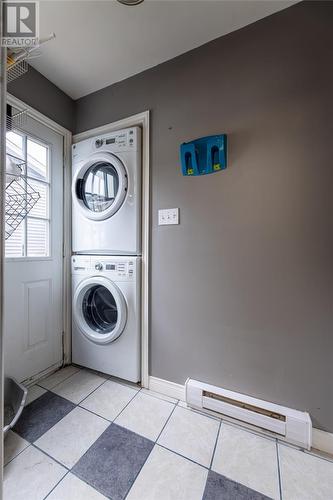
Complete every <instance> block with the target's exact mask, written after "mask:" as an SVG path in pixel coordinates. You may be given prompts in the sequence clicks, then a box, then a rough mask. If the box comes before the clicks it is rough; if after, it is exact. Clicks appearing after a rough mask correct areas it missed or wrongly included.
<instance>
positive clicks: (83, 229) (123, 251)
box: [72, 127, 141, 255]
mask: <svg viewBox="0 0 333 500" xmlns="http://www.w3.org/2000/svg"><path fill="white" fill-rule="evenodd" d="M72 171H73V176H72V200H73V204H72V211H73V228H72V237H73V252H74V253H82V254H105V255H140V253H141V130H140V128H139V127H133V128H129V129H125V130H120V131H118V132H113V133H110V134H105V135H100V136H98V137H94V138H91V139H86V140H84V141H81V142H79V143H77V144H74V145H73V148H72Z"/></svg>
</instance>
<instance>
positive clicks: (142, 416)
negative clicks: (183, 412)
mask: <svg viewBox="0 0 333 500" xmlns="http://www.w3.org/2000/svg"><path fill="white" fill-rule="evenodd" d="M173 409H174V405H173V404H172V403H169V402H167V401H163V400H161V399H157V398H155V397H152V396H148V395H147V394H143V393H141V392H139V394H138V395H137V396H135V398H134V399H133V400H132V401H131V402H130V403H129V405H128V406H127V407H126V408H125V409H124V411H123V412H122V413H121V414H120V415H119V417H117V418H116V420H115V423H116V424H118V425H122V426H123V427H126V428H127V429H129V430H131V431H133V432H136V433H137V434H141V436H144V437H146V438H148V439H151V440H152V441H155V440H156V439H157V437H158V435H159V433H160V432H161V430H162V429H163V426H164V425H165V423H166V421H167V420H168V418H169V416H170V414H171V412H172V410H173Z"/></svg>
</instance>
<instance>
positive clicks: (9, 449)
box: [4, 431, 30, 465]
mask: <svg viewBox="0 0 333 500" xmlns="http://www.w3.org/2000/svg"><path fill="white" fill-rule="evenodd" d="M29 444H30V443H28V441H26V440H25V439H23V438H21V436H19V435H18V434H16V432H13V431H8V434H7V436H6V438H5V441H4V462H5V465H6V464H8V462H9V461H10V460H12V459H13V458H14V457H16V456H17V455H18V454H19V453H21V451H23V450H24V449H25V448H27V446H29Z"/></svg>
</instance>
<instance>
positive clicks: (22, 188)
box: [5, 153, 40, 240]
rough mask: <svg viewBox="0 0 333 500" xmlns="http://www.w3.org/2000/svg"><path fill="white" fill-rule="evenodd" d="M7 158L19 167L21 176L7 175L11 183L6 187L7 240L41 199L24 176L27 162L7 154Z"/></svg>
mask: <svg viewBox="0 0 333 500" xmlns="http://www.w3.org/2000/svg"><path fill="white" fill-rule="evenodd" d="M7 156H8V157H10V159H11V160H12V161H13V162H14V163H15V165H16V166H17V167H19V169H20V174H13V173H11V172H9V173H7V179H9V182H8V183H7V185H6V192H5V239H6V240H8V238H10V237H11V235H12V234H13V233H14V231H15V230H16V229H17V228H18V227H19V225H20V224H21V222H22V221H23V220H24V219H25V218H26V217H27V215H28V213H29V212H30V211H31V210H32V209H33V207H34V206H35V205H36V203H37V202H38V200H39V199H40V194H39V193H38V191H36V190H35V189H34V188H33V187H32V186H31V185H30V184H29V182H28V181H27V179H26V178H25V177H24V176H22V168H23V166H24V165H25V162H24V161H23V160H22V159H21V158H17V157H16V156H13V155H11V154H8V153H7Z"/></svg>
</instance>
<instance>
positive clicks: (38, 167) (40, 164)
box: [27, 138, 48, 181]
mask: <svg viewBox="0 0 333 500" xmlns="http://www.w3.org/2000/svg"><path fill="white" fill-rule="evenodd" d="M47 157H48V148H47V147H46V146H43V145H42V144H39V143H38V142H35V141H32V140H31V139H29V138H28V140H27V160H28V176H31V177H34V178H35V179H41V180H44V181H47V180H48V168H47Z"/></svg>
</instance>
